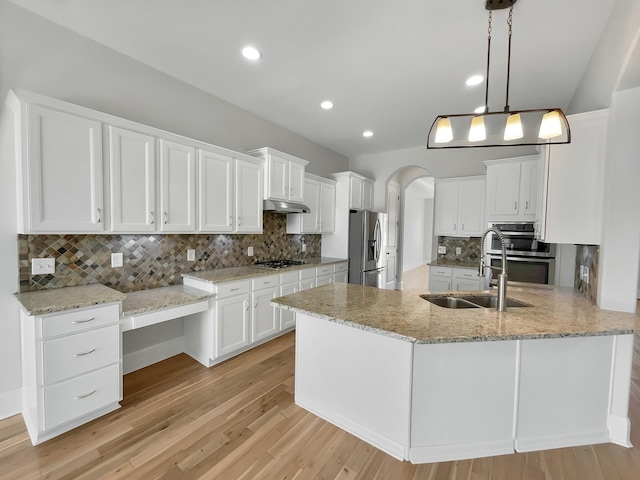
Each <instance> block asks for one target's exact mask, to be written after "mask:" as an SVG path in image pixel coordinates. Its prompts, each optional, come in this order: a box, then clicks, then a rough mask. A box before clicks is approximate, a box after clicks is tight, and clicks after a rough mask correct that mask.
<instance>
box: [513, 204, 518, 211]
mask: <svg viewBox="0 0 640 480" xmlns="http://www.w3.org/2000/svg"><path fill="white" fill-rule="evenodd" d="M513 209H514V210H518V202H514V204H513Z"/></svg>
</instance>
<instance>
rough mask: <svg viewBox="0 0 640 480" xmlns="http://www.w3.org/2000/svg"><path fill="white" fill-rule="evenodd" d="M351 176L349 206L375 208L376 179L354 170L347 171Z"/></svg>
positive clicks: (359, 208) (360, 208)
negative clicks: (374, 188)
mask: <svg viewBox="0 0 640 480" xmlns="http://www.w3.org/2000/svg"><path fill="white" fill-rule="evenodd" d="M345 173H346V174H348V177H349V208H350V209H352V210H371V209H372V208H373V187H374V181H373V180H371V179H370V178H366V177H363V176H362V175H358V174H357V173H353V172H345Z"/></svg>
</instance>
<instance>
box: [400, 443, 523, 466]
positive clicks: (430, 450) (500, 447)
mask: <svg viewBox="0 0 640 480" xmlns="http://www.w3.org/2000/svg"><path fill="white" fill-rule="evenodd" d="M510 453H514V449H513V439H512V438H506V439H504V440H494V441H490V442H474V443H461V444H457V445H433V446H428V447H413V448H411V451H410V453H409V460H410V461H411V463H414V464H419V463H433V462H451V461H455V460H468V459H471V458H481V457H493V456H496V455H508V454H510Z"/></svg>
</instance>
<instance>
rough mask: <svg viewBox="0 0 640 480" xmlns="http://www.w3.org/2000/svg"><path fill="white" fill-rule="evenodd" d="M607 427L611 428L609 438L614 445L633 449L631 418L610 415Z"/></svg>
mask: <svg viewBox="0 0 640 480" xmlns="http://www.w3.org/2000/svg"><path fill="white" fill-rule="evenodd" d="M607 427H608V428H609V438H610V439H611V442H612V443H615V444H616V445H621V446H623V447H627V448H632V447H633V445H631V422H630V421H629V418H627V417H618V416H616V415H609V419H608V421H607Z"/></svg>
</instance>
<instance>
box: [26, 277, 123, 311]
mask: <svg viewBox="0 0 640 480" xmlns="http://www.w3.org/2000/svg"><path fill="white" fill-rule="evenodd" d="M15 296H16V298H17V299H18V302H20V304H21V305H22V308H23V309H24V310H25V311H26V312H27V314H28V315H32V316H33V315H45V314H47V313H55V312H61V311H63V310H73V309H76V308H84V307H91V306H94V305H101V304H103V303H113V302H119V301H122V300H124V299H125V298H127V295H126V294H124V293H120V292H118V291H117V290H114V289H113V288H109V287H105V286H104V285H102V284H99V283H94V284H91V285H80V286H77V287H63V288H55V289H51V290H39V291H37V292H26V293H16V295H15Z"/></svg>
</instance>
